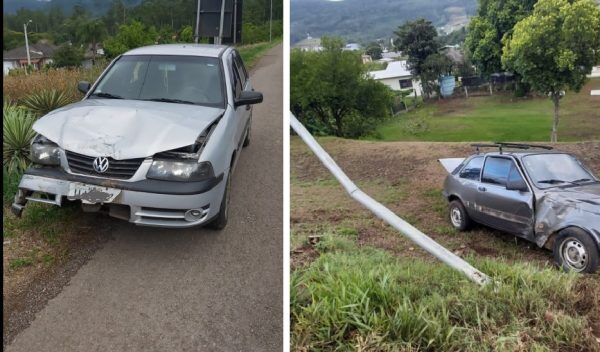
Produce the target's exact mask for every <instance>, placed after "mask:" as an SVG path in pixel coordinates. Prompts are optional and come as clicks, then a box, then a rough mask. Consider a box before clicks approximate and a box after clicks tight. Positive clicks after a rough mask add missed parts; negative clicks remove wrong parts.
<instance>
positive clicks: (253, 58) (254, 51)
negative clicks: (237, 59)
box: [237, 39, 281, 70]
mask: <svg viewBox="0 0 600 352" xmlns="http://www.w3.org/2000/svg"><path fill="white" fill-rule="evenodd" d="M280 43H281V39H275V40H273V41H271V42H263V43H256V44H250V45H242V46H238V47H237V50H238V51H239V53H240V56H241V57H242V60H244V64H245V65H246V68H247V69H248V70H250V69H252V68H253V67H254V65H256V62H257V61H258V59H260V57H261V56H263V55H264V54H265V53H266V52H267V50H269V49H271V48H273V47H274V46H276V45H278V44H280Z"/></svg>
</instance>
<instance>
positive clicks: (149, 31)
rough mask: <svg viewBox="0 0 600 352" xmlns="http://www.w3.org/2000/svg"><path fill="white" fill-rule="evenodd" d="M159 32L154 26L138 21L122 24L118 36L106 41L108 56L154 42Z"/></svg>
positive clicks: (105, 47)
mask: <svg viewBox="0 0 600 352" xmlns="http://www.w3.org/2000/svg"><path fill="white" fill-rule="evenodd" d="M157 37H158V34H157V32H156V29H155V28H154V27H149V28H148V27H146V26H144V25H143V24H142V23H140V22H138V21H133V22H131V24H129V25H126V24H124V25H121V26H120V27H119V32H118V33H117V35H116V36H114V37H111V38H108V39H107V40H105V41H104V51H105V53H106V56H107V57H115V56H117V55H120V54H122V53H124V52H126V51H128V50H131V49H134V48H137V47H140V46H145V45H151V44H154V42H155V40H156V39H157Z"/></svg>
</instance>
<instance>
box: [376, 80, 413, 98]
mask: <svg viewBox="0 0 600 352" xmlns="http://www.w3.org/2000/svg"><path fill="white" fill-rule="evenodd" d="M407 78H409V77H395V78H383V79H378V80H376V81H378V82H381V83H383V84H385V85H386V86H388V87H390V88H391V89H392V90H396V91H400V90H408V89H409V88H405V89H401V88H400V80H401V79H407ZM412 86H413V89H415V90H416V91H417V96H421V94H422V93H423V88H422V87H421V81H419V80H416V79H413V80H412Z"/></svg>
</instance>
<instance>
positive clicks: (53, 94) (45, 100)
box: [21, 89, 72, 116]
mask: <svg viewBox="0 0 600 352" xmlns="http://www.w3.org/2000/svg"><path fill="white" fill-rule="evenodd" d="M70 103H72V99H71V98H70V97H69V96H68V95H67V94H65V93H64V92H61V91H58V90H54V89H53V90H43V91H41V92H38V93H33V94H31V95H28V96H27V97H25V98H24V99H23V100H22V101H21V104H22V105H23V106H25V107H26V108H27V109H29V110H30V111H31V112H33V113H34V114H36V115H37V116H43V115H46V114H47V113H49V112H50V111H52V110H56V109H58V108H60V107H63V106H65V105H67V104H70Z"/></svg>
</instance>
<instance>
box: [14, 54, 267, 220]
mask: <svg viewBox="0 0 600 352" xmlns="http://www.w3.org/2000/svg"><path fill="white" fill-rule="evenodd" d="M78 88H79V90H80V91H82V92H83V93H85V97H84V98H83V100H82V101H80V102H77V103H74V104H71V105H67V106H65V107H63V108H61V109H57V110H55V111H52V112H50V113H49V114H47V115H45V116H43V117H42V118H41V119H39V120H38V121H37V122H36V123H35V124H34V126H33V129H34V130H35V131H36V132H37V133H38V134H37V136H36V137H35V138H34V140H33V142H32V144H31V155H30V157H31V160H32V162H33V164H34V166H33V167H31V168H29V169H28V170H27V171H26V172H25V174H24V175H23V177H22V179H21V182H20V184H19V190H18V193H17V195H16V196H15V201H14V203H13V205H12V211H13V212H14V213H15V214H16V215H17V216H20V215H21V213H22V212H23V209H24V207H25V205H26V203H27V202H28V201H30V202H42V203H48V204H54V205H58V206H60V205H61V203H62V202H63V201H64V200H65V199H67V200H73V201H80V202H81V203H82V206H83V208H84V210H86V211H99V210H106V211H107V212H108V213H109V214H110V215H112V216H115V217H118V218H122V219H125V220H128V221H130V222H132V223H135V224H137V225H147V226H161V227H189V226H195V225H200V224H211V225H212V226H213V227H215V228H217V229H221V228H223V227H225V225H226V224H227V218H228V209H229V207H228V204H229V195H230V187H231V175H232V172H233V170H234V168H235V165H236V161H237V160H238V158H239V156H240V151H241V149H242V147H243V146H246V145H248V143H249V142H250V126H251V122H252V104H256V103H260V102H262V99H263V97H262V94H261V93H259V92H255V91H254V89H253V88H252V85H251V83H250V79H249V75H248V72H247V71H246V68H245V67H244V64H243V62H242V59H241V57H240V55H239V53H238V52H237V51H236V50H235V49H234V48H232V47H227V46H215V45H198V44H173V45H155V46H148V47H143V48H138V49H134V50H131V51H128V52H126V53H125V54H123V55H121V56H119V57H117V58H116V59H115V60H113V62H111V64H110V65H109V66H108V68H107V69H106V70H105V71H104V72H103V73H102V75H101V76H100V77H99V78H98V80H97V81H96V82H95V83H94V84H93V85H92V84H90V83H88V82H80V83H79V87H78Z"/></svg>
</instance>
